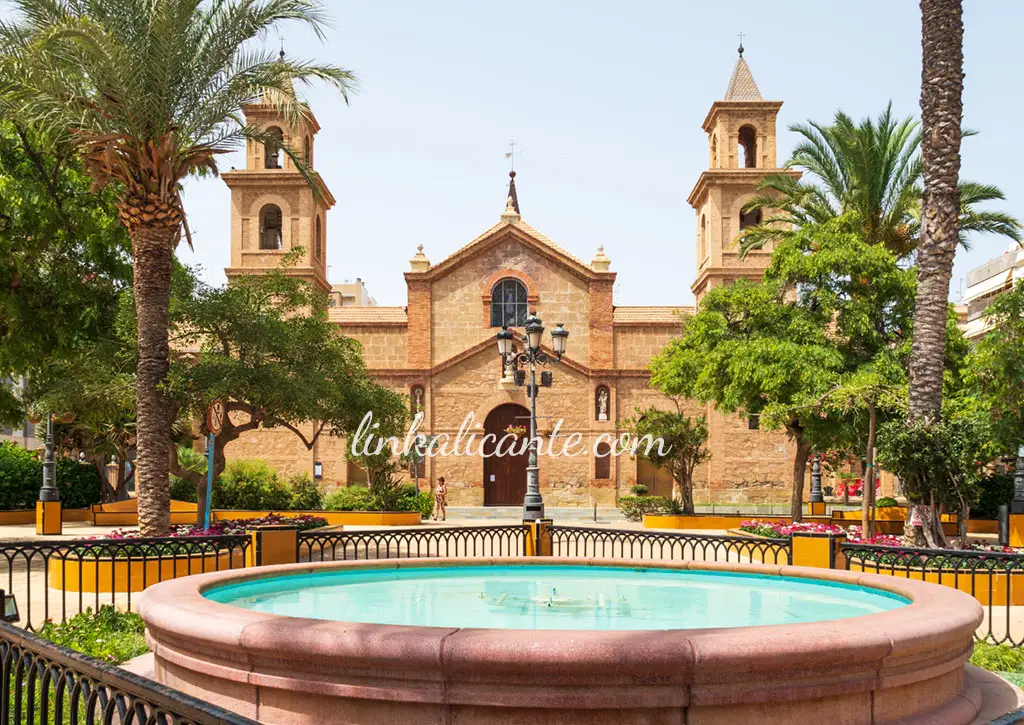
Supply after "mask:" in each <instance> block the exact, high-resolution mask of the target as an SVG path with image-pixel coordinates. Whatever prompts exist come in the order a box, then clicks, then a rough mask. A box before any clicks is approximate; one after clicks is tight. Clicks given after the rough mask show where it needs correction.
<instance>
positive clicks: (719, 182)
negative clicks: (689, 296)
mask: <svg viewBox="0 0 1024 725" xmlns="http://www.w3.org/2000/svg"><path fill="white" fill-rule="evenodd" d="M780 108H782V101H766V100H764V98H762V97H761V91H760V89H758V87H757V83H756V82H755V81H754V76H753V74H752V73H751V72H750V66H749V65H747V61H746V59H745V58H744V57H743V46H742V45H741V46H740V47H739V58H737V60H736V65H735V67H734V68H733V71H732V76H731V77H730V79H729V87H728V89H727V90H726V92H725V98H724V99H722V100H720V101H715V102H714V103H712V104H711V109H710V110H709V111H708V114H707V116H706V117H705V118H704V123H703V128H704V131H705V133H707V135H708V168H707V169H706V170H705V171H704V172H702V173H701V175H700V178H699V179H697V183H696V185H695V186H694V187H693V191H692V192H690V196H689V199H688V201H689V203H690V205H691V206H692V207H693V208H694V210H695V211H696V222H697V229H696V233H697V244H696V248H697V278H696V280H695V281H694V283H693V286H692V287H691V289H692V290H693V293H694V295H695V296H696V298H697V301H698V303H699V302H700V299H701V297H703V296H704V294H705V293H706V292H707V291H708V290H709V289H711V288H712V287H716V286H718V285H720V284H726V283H728V282H732V281H735V280H737V279H760V278H761V276H762V274H763V273H764V270H765V268H766V267H767V266H768V260H769V257H770V255H771V249H770V248H766V249H763V250H753V251H751V252H750V253H749V254H747V256H746V257H745V258H741V257H740V254H739V245H738V243H737V238H738V236H739V233H740V231H741V230H742V229H744V228H745V227H747V226H753V225H756V224H760V223H761V212H760V211H753V212H749V213H747V214H744V213H743V212H742V207H743V205H744V204H745V203H746V202H747V200H749V199H750V198H751V197H752V196H754V194H755V193H756V189H757V185H758V183H759V182H760V181H761V179H763V178H764V177H766V176H771V175H775V174H793V175H795V176H799V172H795V171H790V170H787V169H783V168H779V166H778V164H777V161H776V136H775V128H776V118H777V116H778V114H779V109H780Z"/></svg>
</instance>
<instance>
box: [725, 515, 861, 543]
mask: <svg viewBox="0 0 1024 725" xmlns="http://www.w3.org/2000/svg"><path fill="white" fill-rule="evenodd" d="M740 531H745V532H747V533H748V534H754V535H755V536H763V537H765V538H767V539H788V538H789V537H790V534H793V533H796V532H799V533H804V532H807V533H811V534H845V533H847V532H846V530H845V529H843V528H841V527H839V526H833V525H832V524H818V523H806V522H803V521H799V522H797V523H793V524H790V523H784V522H782V521H758V520H756V519H755V520H752V521H744V522H743V523H742V524H740Z"/></svg>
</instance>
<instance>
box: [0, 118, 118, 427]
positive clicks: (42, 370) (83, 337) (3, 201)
mask: <svg viewBox="0 0 1024 725" xmlns="http://www.w3.org/2000/svg"><path fill="white" fill-rule="evenodd" d="M89 185H90V182H89V178H88V177H87V176H86V175H85V174H84V173H83V172H82V170H81V164H80V163H78V161H77V160H76V159H74V158H73V157H68V156H61V155H56V154H53V153H48V152H47V151H45V150H44V147H43V144H42V143H41V141H40V139H39V138H38V137H37V136H36V135H35V134H33V133H31V132H29V131H27V130H25V129H23V128H19V127H17V126H15V125H14V124H13V123H11V122H9V121H4V122H0V380H2V379H5V378H9V379H17V378H20V377H23V376H24V377H34V376H36V375H40V374H46V373H47V371H48V370H49V369H50V368H51V367H52V366H54V365H60V364H62V362H63V361H65V360H68V359H70V358H74V357H76V356H79V355H81V354H82V353H83V352H87V351H88V350H89V349H90V348H91V347H92V346H93V345H96V344H102V341H103V340H104V339H105V338H107V337H108V335H109V333H108V330H107V326H108V324H109V320H110V319H111V318H112V317H113V316H114V314H115V313H116V310H117V303H118V297H119V295H120V293H121V291H122V290H123V289H124V288H125V287H126V286H127V285H128V283H129V280H130V266H129V260H128V244H127V242H128V235H127V234H126V233H125V232H124V229H123V228H122V227H121V226H120V224H119V223H118V221H117V212H116V210H115V208H114V196H113V194H112V193H109V192H104V193H101V194H90V193H89ZM23 402H24V401H22V400H20V399H16V398H15V397H13V393H12V391H11V390H10V389H8V388H7V386H4V385H0V420H3V421H6V422H8V423H15V422H20V421H21V420H23V419H24V417H25V409H24V405H23Z"/></svg>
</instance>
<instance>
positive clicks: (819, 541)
mask: <svg viewBox="0 0 1024 725" xmlns="http://www.w3.org/2000/svg"><path fill="white" fill-rule="evenodd" d="M790 541H791V542H792V549H791V551H790V557H791V559H792V562H791V563H792V564H793V566H813V567H817V568H819V569H842V568H844V567H845V562H844V561H843V560H842V558H841V557H842V556H843V554H842V552H841V551H840V549H839V547H840V545H841V544H842V543H843V542H844V541H846V534H826V533H817V532H812V531H794V532H793V533H792V534H791V539H790Z"/></svg>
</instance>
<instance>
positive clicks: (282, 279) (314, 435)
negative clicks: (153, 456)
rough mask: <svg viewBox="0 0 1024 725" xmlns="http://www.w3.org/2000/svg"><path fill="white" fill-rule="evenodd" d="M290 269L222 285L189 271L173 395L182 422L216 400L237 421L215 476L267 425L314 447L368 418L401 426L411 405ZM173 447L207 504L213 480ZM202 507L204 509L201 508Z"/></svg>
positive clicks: (171, 379) (178, 298) (182, 289)
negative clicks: (247, 436)
mask: <svg viewBox="0 0 1024 725" xmlns="http://www.w3.org/2000/svg"><path fill="white" fill-rule="evenodd" d="M301 252H302V250H296V251H295V252H293V253H291V254H290V255H288V256H287V257H286V258H285V260H284V263H283V264H284V266H283V267H282V268H281V269H278V270H274V271H272V272H270V273H268V274H265V275H251V276H245V277H241V278H238V279H236V280H234V281H233V282H232V283H231V284H230V285H228V286H226V287H212V286H210V285H207V284H204V283H203V282H201V281H199V280H198V279H196V278H195V276H194V275H192V274H189V273H185V272H183V273H182V275H181V276H180V279H179V282H177V283H176V285H175V290H176V294H175V298H174V303H173V305H172V307H173V314H172V318H173V319H175V320H176V323H175V325H174V327H173V340H174V345H175V348H176V349H180V350H182V351H184V353H185V354H181V355H177V356H175V358H174V360H173V362H172V366H171V372H170V374H169V376H168V382H167V390H168V396H169V398H170V399H171V401H172V407H171V410H172V413H173V415H174V416H175V418H178V417H185V418H187V419H189V420H197V421H199V426H198V428H199V433H200V435H201V436H203V437H204V438H205V437H206V436H207V435H208V434H209V430H208V429H207V423H206V417H205V413H206V410H207V407H208V406H209V404H210V403H211V402H212V401H213V400H221V401H223V402H224V404H225V407H226V408H227V411H228V414H229V415H228V418H227V419H226V420H225V422H224V427H223V429H222V430H221V432H220V433H219V434H218V435H217V436H216V437H215V439H214V454H213V467H214V468H213V475H214V478H217V477H218V476H220V475H221V473H222V472H223V471H224V468H225V465H226V458H225V455H224V448H225V446H226V445H227V444H228V443H230V442H231V441H234V440H237V439H238V438H239V437H240V436H242V435H243V434H244V433H246V432H248V431H252V430H256V429H257V428H261V427H262V428H284V429H286V430H289V431H291V432H292V433H293V434H294V435H296V436H297V437H298V438H299V440H301V441H302V443H303V445H305V446H306V448H308V449H310V450H312V448H313V447H314V446H315V445H316V443H317V441H318V440H319V439H320V437H321V436H322V435H324V434H325V433H327V434H332V435H348V434H350V433H352V432H353V431H355V430H356V428H357V427H358V426H359V423H360V421H361V420H362V419H363V417H364V416H365V415H366V413H367V412H370V411H372V413H373V416H374V420H375V421H377V422H382V424H383V425H384V426H385V427H387V428H388V429H390V428H395V429H398V428H400V426H401V422H404V420H405V416H406V410H407V405H406V402H405V399H404V398H403V397H402V396H401V395H399V394H397V393H394V392H392V391H390V390H387V389H385V388H383V387H381V386H380V385H378V384H377V383H375V382H374V381H373V379H372V378H371V376H370V374H369V373H368V372H367V370H366V365H365V363H364V361H363V355H362V347H361V346H360V344H359V343H358V341H356V340H354V339H352V338H349V337H345V336H343V335H341V334H340V333H339V332H338V329H337V327H336V326H335V325H334V324H333V323H331V322H330V320H328V318H327V296H326V294H324V293H323V292H321V291H320V290H318V289H315V288H314V287H313V286H312V285H310V284H308V283H307V282H304V281H302V280H299V279H296V278H294V277H290V276H288V274H287V270H286V267H287V265H289V264H291V263H293V261H294V259H295V258H296V257H297V255H299V254H301ZM176 451H177V448H176V447H172V457H171V463H170V466H171V472H172V473H174V475H176V476H179V477H181V478H183V479H185V480H188V481H191V482H193V483H194V484H195V485H196V489H197V499H198V501H199V502H200V503H201V504H205V498H206V484H205V476H203V475H202V474H198V473H196V472H195V471H193V470H189V468H187V467H185V466H182V465H181V463H180V461H178V460H177V455H176ZM200 509H202V506H200Z"/></svg>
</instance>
